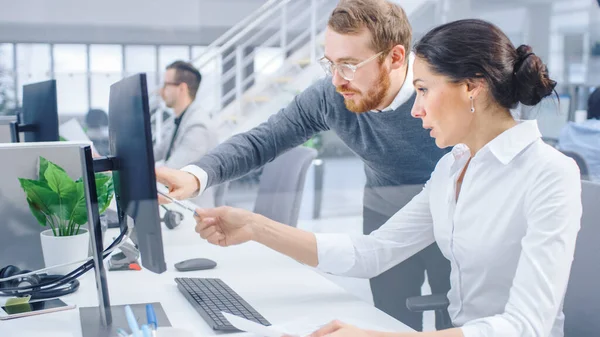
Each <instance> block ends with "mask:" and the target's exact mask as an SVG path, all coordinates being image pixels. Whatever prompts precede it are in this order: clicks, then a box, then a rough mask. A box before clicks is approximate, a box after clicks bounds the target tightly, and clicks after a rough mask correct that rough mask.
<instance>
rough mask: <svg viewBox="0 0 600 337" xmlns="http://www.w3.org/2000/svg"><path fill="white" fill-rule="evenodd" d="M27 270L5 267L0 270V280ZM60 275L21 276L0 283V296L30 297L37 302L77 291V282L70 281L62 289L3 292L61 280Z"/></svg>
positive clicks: (24, 272)
mask: <svg viewBox="0 0 600 337" xmlns="http://www.w3.org/2000/svg"><path fill="white" fill-rule="evenodd" d="M29 272H30V271H29V270H21V269H19V268H18V267H15V266H6V267H4V268H2V269H0V279H4V278H8V277H11V276H16V275H20V274H27V273H29ZM62 277H63V276H62V275H46V274H39V275H38V274H34V275H29V276H23V277H20V278H17V279H13V280H10V281H4V282H0V295H6V296H23V295H31V299H35V300H39V299H45V298H54V297H61V296H65V295H68V294H71V293H74V292H76V291H77V289H79V281H78V280H72V281H70V282H68V283H67V284H65V285H64V286H62V287H59V288H55V289H39V288H33V289H31V290H29V291H14V290H4V289H12V288H17V287H23V286H35V285H38V284H41V283H46V282H52V281H57V280H59V279H60V278H62Z"/></svg>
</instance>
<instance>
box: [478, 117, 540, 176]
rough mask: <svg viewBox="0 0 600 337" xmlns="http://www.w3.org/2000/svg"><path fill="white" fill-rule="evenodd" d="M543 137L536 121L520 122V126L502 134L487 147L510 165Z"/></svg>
mask: <svg viewBox="0 0 600 337" xmlns="http://www.w3.org/2000/svg"><path fill="white" fill-rule="evenodd" d="M541 137H542V134H541V133H540V130H539V128H538V125H537V121H536V120H528V121H518V124H517V125H515V126H513V127H512V128H510V129H508V130H506V131H504V132H502V133H501V134H500V135H499V136H498V137H496V138H494V139H492V141H491V142H489V143H488V144H487V145H486V146H485V147H487V148H489V150H490V152H491V153H492V154H493V155H494V156H495V157H496V158H498V160H500V162H501V163H502V164H504V165H507V164H508V163H510V162H511V161H512V160H513V159H514V158H515V157H516V156H517V155H518V154H519V153H521V152H523V150H525V148H527V147H528V146H529V145H531V143H533V142H535V141H536V140H538V139H539V138H541Z"/></svg>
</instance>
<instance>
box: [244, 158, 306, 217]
mask: <svg viewBox="0 0 600 337" xmlns="http://www.w3.org/2000/svg"><path fill="white" fill-rule="evenodd" d="M316 157H317V150H315V149H311V148H308V147H305V146H299V147H296V148H293V149H291V150H289V151H288V152H286V153H284V154H282V155H281V156H279V157H277V158H275V160H273V161H272V162H270V163H268V164H266V165H265V166H264V168H263V173H262V175H261V177H260V182H259V185H258V196H257V197H256V202H255V204H254V212H255V213H258V214H262V215H264V216H266V217H268V218H270V219H272V220H275V221H279V222H281V223H284V224H287V225H290V226H292V227H296V225H297V224H298V216H299V213H300V204H301V203H302V194H303V192H304V182H305V180H306V172H307V171H308V168H309V166H310V164H311V163H312V161H313V160H314V159H315V158H316Z"/></svg>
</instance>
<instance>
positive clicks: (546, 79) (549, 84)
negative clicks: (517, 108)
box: [514, 44, 556, 105]
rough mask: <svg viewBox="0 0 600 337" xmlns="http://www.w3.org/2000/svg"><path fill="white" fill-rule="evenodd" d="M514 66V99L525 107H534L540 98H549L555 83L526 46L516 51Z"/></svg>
mask: <svg viewBox="0 0 600 337" xmlns="http://www.w3.org/2000/svg"><path fill="white" fill-rule="evenodd" d="M516 54H517V57H516V59H515V66H514V78H515V82H514V90H515V99H516V100H517V101H518V102H521V103H522V104H525V105H536V104H538V103H539V102H540V101H541V100H542V98H544V97H546V96H550V95H551V94H552V92H553V91H554V87H556V81H553V80H552V79H550V76H548V68H547V67H546V65H545V64H544V63H543V62H542V59H540V58H539V56H537V55H536V54H534V53H533V50H532V49H531V47H530V46H528V45H525V44H523V45H520V46H519V48H517V50H516Z"/></svg>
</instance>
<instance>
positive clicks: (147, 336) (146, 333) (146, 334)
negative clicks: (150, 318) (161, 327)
mask: <svg viewBox="0 0 600 337" xmlns="http://www.w3.org/2000/svg"><path fill="white" fill-rule="evenodd" d="M142 335H143V336H144V337H152V334H151V333H150V328H148V324H144V325H142Z"/></svg>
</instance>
